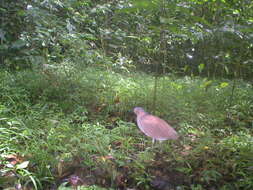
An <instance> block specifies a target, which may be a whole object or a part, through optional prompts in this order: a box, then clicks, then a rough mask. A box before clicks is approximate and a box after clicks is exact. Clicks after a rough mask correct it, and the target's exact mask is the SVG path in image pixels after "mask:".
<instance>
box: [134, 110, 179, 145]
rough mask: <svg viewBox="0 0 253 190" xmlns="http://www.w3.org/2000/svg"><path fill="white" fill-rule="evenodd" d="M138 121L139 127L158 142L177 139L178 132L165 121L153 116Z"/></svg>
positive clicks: (143, 117)
mask: <svg viewBox="0 0 253 190" xmlns="http://www.w3.org/2000/svg"><path fill="white" fill-rule="evenodd" d="M137 120H138V125H140V126H139V127H140V128H141V130H142V132H144V133H145V134H146V135H147V136H150V137H152V138H154V139H157V140H166V139H177V138H178V135H177V132H176V131H175V130H174V129H173V128H172V127H171V126H170V125H169V124H168V123H166V122H165V121H164V120H162V119H160V118H159V117H156V116H153V115H149V114H148V115H144V116H142V117H140V118H139V119H137Z"/></svg>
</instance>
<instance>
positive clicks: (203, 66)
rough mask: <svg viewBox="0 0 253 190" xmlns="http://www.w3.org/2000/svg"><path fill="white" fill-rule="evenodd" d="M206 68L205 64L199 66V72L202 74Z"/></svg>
mask: <svg viewBox="0 0 253 190" xmlns="http://www.w3.org/2000/svg"><path fill="white" fill-rule="evenodd" d="M204 68H205V64H203V63H202V64H199V66H198V69H199V72H200V73H201V72H202V71H203V69H204Z"/></svg>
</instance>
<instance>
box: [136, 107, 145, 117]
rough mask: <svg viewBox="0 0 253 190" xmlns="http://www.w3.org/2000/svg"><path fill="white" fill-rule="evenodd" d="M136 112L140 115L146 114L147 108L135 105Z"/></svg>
mask: <svg viewBox="0 0 253 190" xmlns="http://www.w3.org/2000/svg"><path fill="white" fill-rule="evenodd" d="M134 113H135V114H136V115H137V116H138V115H141V114H146V112H145V110H144V109H143V108H142V107H135V108H134Z"/></svg>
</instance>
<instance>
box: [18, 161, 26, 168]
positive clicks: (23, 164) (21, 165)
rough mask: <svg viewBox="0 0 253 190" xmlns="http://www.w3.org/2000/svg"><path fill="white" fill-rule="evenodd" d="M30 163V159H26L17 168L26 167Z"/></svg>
mask: <svg viewBox="0 0 253 190" xmlns="http://www.w3.org/2000/svg"><path fill="white" fill-rule="evenodd" d="M28 165H29V161H24V162H23V163H21V164H18V165H17V169H25V168H27V166H28Z"/></svg>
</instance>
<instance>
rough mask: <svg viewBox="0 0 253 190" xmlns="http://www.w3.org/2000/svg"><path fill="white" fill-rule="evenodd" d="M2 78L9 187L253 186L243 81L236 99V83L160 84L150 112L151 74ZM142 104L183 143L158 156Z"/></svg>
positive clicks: (78, 72) (248, 88)
mask: <svg viewBox="0 0 253 190" xmlns="http://www.w3.org/2000/svg"><path fill="white" fill-rule="evenodd" d="M0 80H1V86H0V91H1V95H0V102H1V103H0V124H1V126H0V131H1V133H0V141H1V143H0V153H1V159H0V161H1V163H0V171H1V176H0V184H2V185H0V186H2V187H3V188H7V187H13V186H14V185H18V184H20V185H22V186H23V187H29V188H32V189H48V188H50V187H53V186H58V189H59V190H60V189H69V188H70V187H68V186H66V185H64V184H68V185H70V186H73V187H76V188H79V189H99V186H100V187H105V188H107V189H108V188H113V189H115V188H138V189H149V188H150V186H151V184H155V185H157V183H158V186H159V185H161V184H160V183H162V184H164V185H165V186H175V187H178V188H181V189H192V190H193V189H210V188H214V189H223V190H226V189H246V190H247V189H252V188H253V183H252V181H253V175H252V163H253V160H252V155H253V152H252V150H253V141H252V133H253V129H252V128H253V123H252V120H253V114H252V113H253V106H252V105H253V104H252V98H251V97H252V96H253V89H252V85H250V84H248V83H246V82H243V81H239V80H238V81H236V84H237V86H236V89H235V91H234V96H233V98H231V91H232V84H233V82H232V81H228V80H216V81H214V80H212V81H211V80H208V79H203V78H197V77H196V78H192V77H184V78H178V77H175V76H163V77H161V78H159V81H158V89H157V92H158V93H157V102H156V105H157V106H156V107H157V110H152V106H151V105H152V100H153V95H154V89H153V86H154V77H152V76H150V75H147V74H144V73H123V74H122V73H121V74H120V73H116V72H113V71H111V70H101V69H97V68H92V67H89V68H85V69H76V68H75V67H72V68H67V67H59V68H57V67H56V68H54V69H50V70H46V71H41V70H25V71H20V72H17V73H9V72H6V71H1V72H0ZM135 106H142V107H145V108H146V109H147V110H148V111H151V112H153V113H155V114H156V115H159V116H161V117H162V118H163V119H165V120H167V121H168V122H169V123H171V124H172V125H173V126H174V127H175V128H176V130H177V131H178V132H179V133H180V135H181V138H180V141H179V142H174V143H173V142H172V143H163V144H162V145H161V146H160V147H158V148H151V140H150V139H149V138H147V137H144V136H143V135H142V134H141V133H140V132H139V130H138V128H137V127H136V125H135V124H134V117H133V115H132V114H131V112H132V109H133V107H135ZM70 176H78V179H79V178H80V180H78V182H77V183H74V182H73V181H71V180H70V179H72V178H71V177H70ZM155 178H158V180H157V181H158V182H157V183H155V182H154V180H155ZM81 184H87V185H90V187H84V186H78V185H81ZM92 185H97V187H95V186H92ZM77 186H78V187H77Z"/></svg>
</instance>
